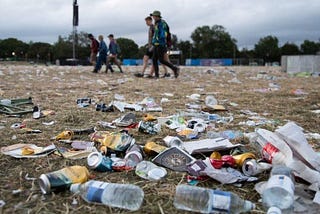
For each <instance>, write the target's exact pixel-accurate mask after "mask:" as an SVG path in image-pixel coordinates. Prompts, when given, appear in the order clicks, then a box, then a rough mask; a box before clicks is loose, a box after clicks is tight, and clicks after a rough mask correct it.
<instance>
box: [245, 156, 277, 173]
mask: <svg viewBox="0 0 320 214" xmlns="http://www.w3.org/2000/svg"><path fill="white" fill-rule="evenodd" d="M271 168H272V164H269V163H266V162H258V161H257V160H255V159H247V160H245V162H244V163H243V165H242V168H241V169H242V172H243V174H244V175H246V176H255V175H257V174H260V173H262V172H264V171H267V170H269V169H271Z"/></svg>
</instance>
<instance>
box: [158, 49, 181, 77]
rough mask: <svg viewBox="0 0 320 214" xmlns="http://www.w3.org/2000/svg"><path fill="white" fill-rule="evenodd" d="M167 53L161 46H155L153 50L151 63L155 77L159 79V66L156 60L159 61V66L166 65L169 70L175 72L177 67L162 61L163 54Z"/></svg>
mask: <svg viewBox="0 0 320 214" xmlns="http://www.w3.org/2000/svg"><path fill="white" fill-rule="evenodd" d="M166 52H167V48H166V47H165V46H161V45H158V46H157V45H156V46H154V49H153V57H152V63H153V66H154V71H155V75H156V77H159V65H158V60H159V61H160V63H161V64H164V65H166V66H167V67H169V68H171V70H173V71H176V70H177V67H176V66H174V65H173V64H172V63H170V62H168V61H165V59H164V54H165V53H166Z"/></svg>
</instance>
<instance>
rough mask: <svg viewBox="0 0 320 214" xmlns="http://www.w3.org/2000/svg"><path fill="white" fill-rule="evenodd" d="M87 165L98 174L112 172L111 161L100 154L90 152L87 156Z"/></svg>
mask: <svg viewBox="0 0 320 214" xmlns="http://www.w3.org/2000/svg"><path fill="white" fill-rule="evenodd" d="M87 163H88V166H89V168H90V169H94V170H96V171H99V172H107V171H112V160H111V159H110V158H108V157H106V156H104V155H102V154H101V153H100V152H92V153H90V154H89V155H88V158H87Z"/></svg>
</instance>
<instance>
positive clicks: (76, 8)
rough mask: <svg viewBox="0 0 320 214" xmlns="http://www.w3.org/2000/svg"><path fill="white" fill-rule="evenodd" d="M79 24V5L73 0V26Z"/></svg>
mask: <svg viewBox="0 0 320 214" xmlns="http://www.w3.org/2000/svg"><path fill="white" fill-rule="evenodd" d="M78 25H79V6H78V3H77V0H74V1H73V26H78Z"/></svg>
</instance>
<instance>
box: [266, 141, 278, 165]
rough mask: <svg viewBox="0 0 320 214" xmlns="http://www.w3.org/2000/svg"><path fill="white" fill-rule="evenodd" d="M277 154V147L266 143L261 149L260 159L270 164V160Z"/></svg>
mask: <svg viewBox="0 0 320 214" xmlns="http://www.w3.org/2000/svg"><path fill="white" fill-rule="evenodd" d="M277 152H279V149H277V147H275V146H274V145H272V144H271V143H267V144H266V145H265V146H264V147H263V149H262V157H263V158H264V159H265V160H266V161H268V162H269V163H272V159H273V157H274V155H275V154H276V153H277Z"/></svg>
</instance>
